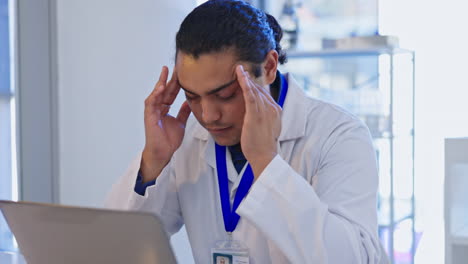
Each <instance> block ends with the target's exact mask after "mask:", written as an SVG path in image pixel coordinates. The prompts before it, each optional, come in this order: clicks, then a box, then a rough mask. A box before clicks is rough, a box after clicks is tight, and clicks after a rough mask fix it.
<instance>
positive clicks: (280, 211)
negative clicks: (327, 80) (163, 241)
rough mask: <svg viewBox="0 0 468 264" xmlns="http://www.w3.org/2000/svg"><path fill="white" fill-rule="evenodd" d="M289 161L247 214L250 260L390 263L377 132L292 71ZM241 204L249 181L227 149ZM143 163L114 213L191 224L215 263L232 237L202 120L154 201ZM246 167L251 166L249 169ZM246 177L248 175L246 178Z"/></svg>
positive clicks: (118, 189) (171, 228)
mask: <svg viewBox="0 0 468 264" xmlns="http://www.w3.org/2000/svg"><path fill="white" fill-rule="evenodd" d="M286 76H287V79H288V83H289V91H288V94H287V97H286V101H285V104H284V108H283V113H282V130H281V134H280V137H279V154H278V155H277V156H276V157H275V158H274V159H273V161H272V162H271V163H270V164H269V165H268V166H267V167H266V168H265V170H264V171H263V172H262V174H261V175H260V177H259V178H258V180H257V181H256V182H255V183H254V184H253V185H252V187H251V189H250V192H249V193H248V195H247V196H246V198H245V199H244V200H243V201H242V203H241V204H240V206H239V208H238V209H237V213H238V214H239V215H240V216H241V218H240V221H239V224H238V226H237V228H236V229H235V231H234V232H233V238H234V239H236V240H240V241H242V242H243V243H244V244H245V245H246V246H247V247H248V248H249V250H250V263H252V264H260V263H298V264H302V263H336V264H343V263H382V262H383V263H386V260H385V259H386V258H384V256H383V255H384V252H382V249H381V247H380V243H379V240H378V236H377V212H376V204H377V202H376V197H377V186H378V176H377V166H376V159H375V150H374V148H373V145H372V141H371V138H370V134H369V131H368V129H367V127H366V126H365V125H364V124H363V123H362V122H361V121H360V120H359V119H358V118H356V117H355V116H353V115H351V114H349V113H347V112H346V111H344V110H342V109H340V108H338V107H336V106H334V105H331V104H328V103H325V102H322V101H319V100H315V99H312V98H309V97H307V96H306V95H305V94H304V92H303V91H302V89H301V88H300V87H299V86H298V84H297V83H296V82H295V81H294V80H293V78H292V77H291V76H290V75H289V74H287V75H286ZM226 157H227V166H228V173H229V176H228V178H229V187H230V194H231V203H232V201H233V198H234V195H235V192H236V190H237V186H238V184H239V181H240V178H241V177H238V173H237V172H236V170H235V168H234V165H233V163H232V160H231V157H230V153H229V151H227V155H226ZM139 165H140V157H137V158H136V159H135V160H134V161H133V163H132V164H131V166H130V168H129V169H128V171H127V172H126V173H125V175H124V176H123V177H122V178H121V179H120V180H119V181H118V182H117V183H116V184H115V185H114V186H113V188H112V191H111V193H110V195H109V196H108V200H107V203H106V205H107V207H110V208H113V209H124V210H139V211H148V212H152V213H155V214H157V215H158V216H159V217H160V218H161V220H162V222H163V224H164V226H165V229H166V231H167V232H168V233H169V234H170V235H172V234H174V233H176V232H177V231H178V230H179V229H180V228H181V227H182V225H183V224H185V227H186V229H187V234H188V237H189V241H190V245H191V247H192V251H193V255H194V258H195V261H196V263H201V264H206V263H210V251H211V248H212V246H213V244H214V242H215V241H217V240H220V239H227V237H228V236H227V234H226V232H225V229H224V224H223V216H222V210H221V204H220V198H219V191H218V179H217V173H216V158H215V147H214V141H213V139H212V137H211V136H210V135H209V133H208V132H207V131H206V130H205V129H204V128H203V127H202V126H201V125H200V124H199V123H198V122H197V121H196V120H195V119H193V118H192V117H191V118H190V119H189V122H188V124H187V127H186V133H185V137H184V140H183V143H182V145H181V147H180V148H179V149H178V150H177V151H176V152H175V154H174V156H173V157H172V159H171V161H170V163H169V164H168V165H167V166H166V167H165V168H164V170H163V171H162V172H161V175H160V176H159V177H158V179H157V181H156V184H155V185H154V186H151V187H148V189H147V190H146V193H145V196H140V195H138V194H136V193H135V192H134V191H133V187H134V184H135V179H136V175H137V172H138V170H139ZM244 169H245V168H244ZM241 173H242V172H241Z"/></svg>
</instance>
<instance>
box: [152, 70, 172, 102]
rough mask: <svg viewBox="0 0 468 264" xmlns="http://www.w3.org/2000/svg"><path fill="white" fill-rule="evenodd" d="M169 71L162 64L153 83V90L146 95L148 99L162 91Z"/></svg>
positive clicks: (153, 97)
mask: <svg viewBox="0 0 468 264" xmlns="http://www.w3.org/2000/svg"><path fill="white" fill-rule="evenodd" d="M168 73H169V69H168V68H167V67H166V66H163V67H162V69H161V73H160V74H159V79H158V81H157V82H156V84H155V85H154V88H153V91H151V93H150V95H149V96H148V98H147V100H148V99H152V100H154V99H155V97H156V94H161V93H162V91H163V90H164V87H165V85H166V82H167V75H168Z"/></svg>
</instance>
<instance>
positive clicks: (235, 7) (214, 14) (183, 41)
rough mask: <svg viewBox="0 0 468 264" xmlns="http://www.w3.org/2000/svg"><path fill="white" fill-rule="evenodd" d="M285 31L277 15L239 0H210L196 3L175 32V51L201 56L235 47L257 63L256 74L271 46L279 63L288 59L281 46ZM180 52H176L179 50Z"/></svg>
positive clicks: (235, 49) (238, 52)
mask: <svg viewBox="0 0 468 264" xmlns="http://www.w3.org/2000/svg"><path fill="white" fill-rule="evenodd" d="M282 37H283V31H282V29H281V27H280V25H279V24H278V22H277V21H276V19H275V18H274V17H273V16H271V15H269V14H266V13H265V12H263V11H261V10H259V9H257V8H255V7H253V6H252V5H250V4H249V3H247V2H244V1H240V0H210V1H207V2H205V3H204V4H202V5H200V6H198V7H196V8H195V9H194V10H193V11H192V12H191V13H190V14H189V15H188V16H187V17H186V18H185V19H184V21H183V22H182V24H181V25H180V29H179V31H178V32H177V35H176V51H177V52H179V51H181V52H183V53H185V54H189V55H192V56H193V57H194V58H198V57H199V56H200V55H202V54H207V53H212V52H220V51H223V50H227V49H231V48H233V49H234V51H235V52H236V55H237V56H238V59H239V60H241V61H247V62H251V63H253V64H254V66H255V69H254V75H255V76H256V77H258V76H260V75H261V71H260V67H259V65H260V64H261V63H262V62H263V61H264V60H265V58H266V55H267V54H268V52H269V51H271V50H273V49H274V50H276V51H277V52H278V55H279V59H278V60H279V63H280V64H284V63H285V62H286V60H287V58H286V53H285V51H283V50H282V49H281V45H280V41H281V38H282ZM176 56H177V53H176Z"/></svg>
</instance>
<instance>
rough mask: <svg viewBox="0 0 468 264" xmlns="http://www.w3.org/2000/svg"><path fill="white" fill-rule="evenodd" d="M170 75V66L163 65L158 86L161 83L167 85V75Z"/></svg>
mask: <svg viewBox="0 0 468 264" xmlns="http://www.w3.org/2000/svg"><path fill="white" fill-rule="evenodd" d="M168 75H169V68H167V66H163V67H162V70H161V74H160V75H159V80H158V83H157V84H156V85H157V86H159V85H161V84H162V85H165V84H166V83H167V77H168Z"/></svg>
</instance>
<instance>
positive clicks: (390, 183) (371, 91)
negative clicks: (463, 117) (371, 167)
mask: <svg viewBox="0 0 468 264" xmlns="http://www.w3.org/2000/svg"><path fill="white" fill-rule="evenodd" d="M288 57H289V62H288V63H287V64H285V65H284V66H282V67H281V69H280V70H282V71H286V72H290V73H292V74H293V76H294V77H295V79H296V80H298V82H299V84H300V85H302V86H303V87H304V89H305V91H306V93H308V94H309V95H310V96H312V97H315V98H318V99H322V100H324V101H329V102H331V103H334V104H337V105H339V106H341V107H343V108H345V109H347V110H348V111H350V112H351V113H353V114H355V115H356V116H358V117H360V118H361V119H362V120H363V121H364V122H365V123H366V124H367V126H368V127H369V130H370V132H371V135H372V137H373V141H374V145H375V149H376V156H377V159H378V165H379V195H378V205H377V207H378V219H379V236H380V239H381V241H382V244H383V246H384V248H385V249H386V250H387V253H388V255H389V258H390V259H391V261H392V263H399V264H403V263H404V264H406V263H414V253H415V249H416V244H417V241H418V239H419V236H420V235H419V233H417V232H415V203H416V202H415V196H414V93H415V91H414V88H415V81H414V77H415V53H414V52H413V51H411V50H405V49H395V48H378V49H362V50H322V51H317V52H297V51H290V52H289V53H288Z"/></svg>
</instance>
